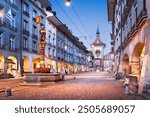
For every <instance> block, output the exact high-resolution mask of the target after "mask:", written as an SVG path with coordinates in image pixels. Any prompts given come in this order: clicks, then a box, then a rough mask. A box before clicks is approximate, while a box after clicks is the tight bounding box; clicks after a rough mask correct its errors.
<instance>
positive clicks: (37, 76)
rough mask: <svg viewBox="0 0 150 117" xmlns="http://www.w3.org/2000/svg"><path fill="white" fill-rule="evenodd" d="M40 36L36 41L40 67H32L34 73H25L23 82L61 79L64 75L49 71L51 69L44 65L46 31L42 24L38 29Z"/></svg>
mask: <svg viewBox="0 0 150 117" xmlns="http://www.w3.org/2000/svg"><path fill="white" fill-rule="evenodd" d="M39 33H40V35H41V37H40V42H39V43H38V45H39V47H40V67H39V68H35V69H34V73H30V74H29V73H28V74H25V77H24V81H25V83H33V82H34V83H39V82H49V81H59V80H63V78H64V75H63V74H61V73H50V71H51V69H50V68H48V67H46V65H45V46H46V31H45V27H44V26H42V27H41V29H40V31H39Z"/></svg>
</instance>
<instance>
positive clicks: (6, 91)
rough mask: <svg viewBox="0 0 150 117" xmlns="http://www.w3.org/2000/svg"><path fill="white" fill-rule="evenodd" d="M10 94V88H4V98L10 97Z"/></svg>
mask: <svg viewBox="0 0 150 117" xmlns="http://www.w3.org/2000/svg"><path fill="white" fill-rule="evenodd" d="M11 95H12V93H11V88H10V87H6V88H5V96H6V97H8V96H11Z"/></svg>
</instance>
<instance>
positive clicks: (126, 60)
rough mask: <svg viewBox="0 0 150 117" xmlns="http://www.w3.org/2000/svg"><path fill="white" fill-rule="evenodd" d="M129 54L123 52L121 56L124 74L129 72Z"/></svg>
mask: <svg viewBox="0 0 150 117" xmlns="http://www.w3.org/2000/svg"><path fill="white" fill-rule="evenodd" d="M129 63H130V62H129V56H128V55H127V54H125V56H124V58H123V69H124V72H125V75H129V74H130V64H129Z"/></svg>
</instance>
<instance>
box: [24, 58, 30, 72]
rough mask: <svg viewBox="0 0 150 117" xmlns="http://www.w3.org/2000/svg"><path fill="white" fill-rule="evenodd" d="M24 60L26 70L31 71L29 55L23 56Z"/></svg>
mask: <svg viewBox="0 0 150 117" xmlns="http://www.w3.org/2000/svg"><path fill="white" fill-rule="evenodd" d="M22 60H23V69H24V72H29V71H30V66H29V59H28V57H27V56H23V57H22Z"/></svg>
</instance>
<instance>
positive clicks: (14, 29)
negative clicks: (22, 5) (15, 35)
mask: <svg viewBox="0 0 150 117" xmlns="http://www.w3.org/2000/svg"><path fill="white" fill-rule="evenodd" d="M9 29H10V30H13V31H15V32H17V28H16V27H14V26H12V25H9Z"/></svg>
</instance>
